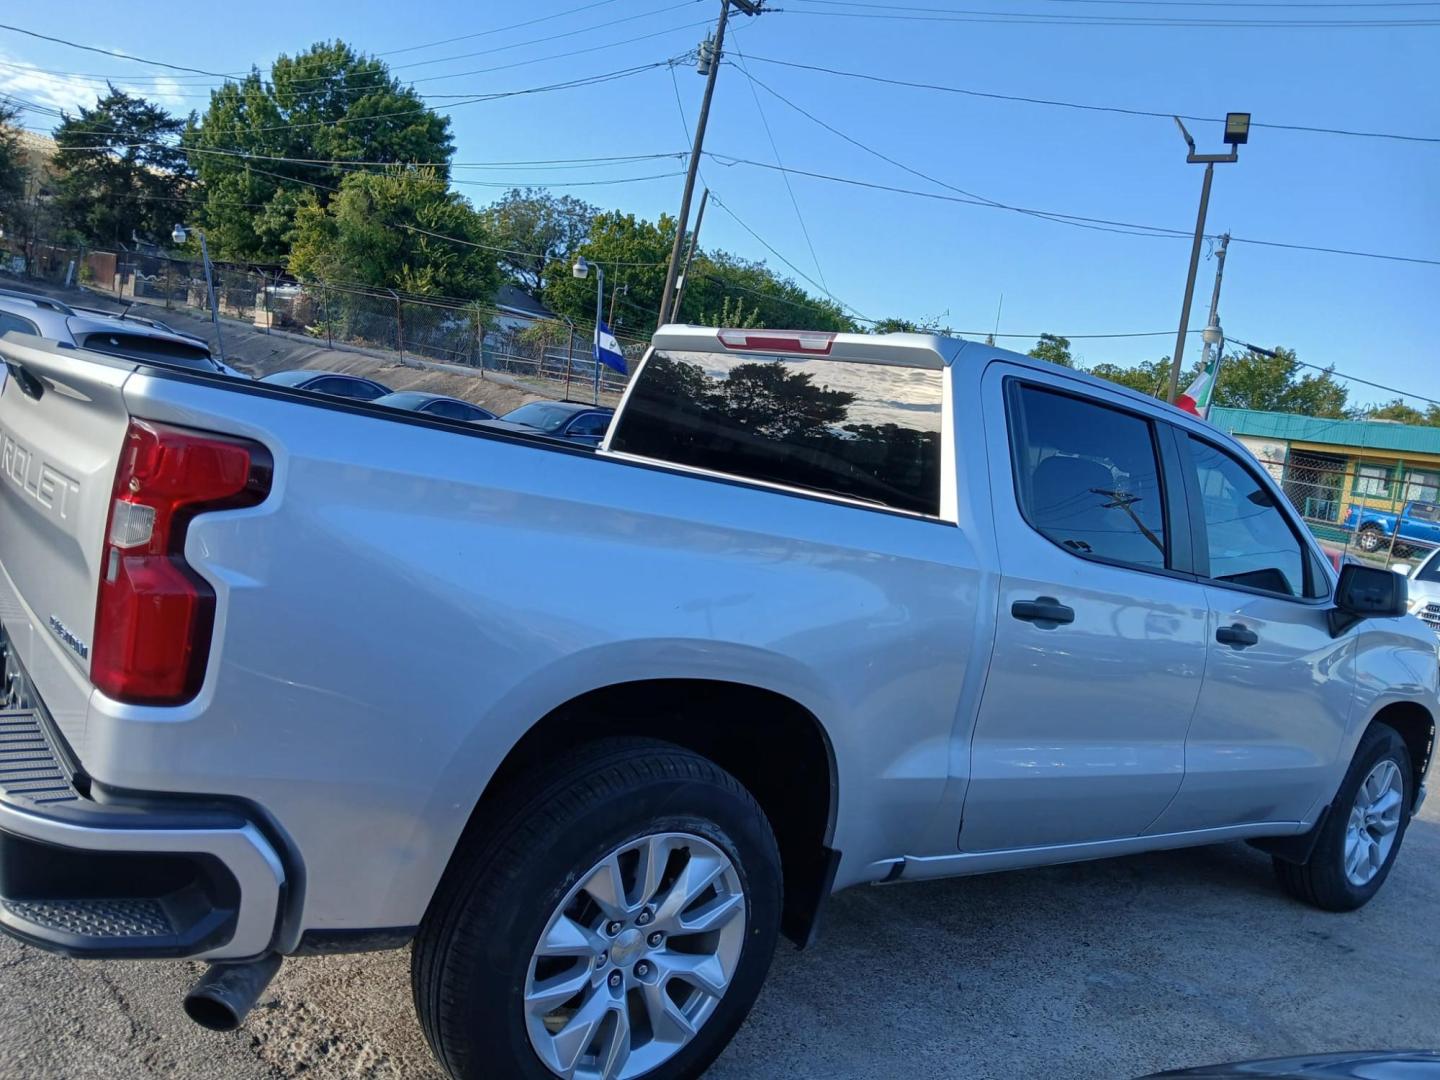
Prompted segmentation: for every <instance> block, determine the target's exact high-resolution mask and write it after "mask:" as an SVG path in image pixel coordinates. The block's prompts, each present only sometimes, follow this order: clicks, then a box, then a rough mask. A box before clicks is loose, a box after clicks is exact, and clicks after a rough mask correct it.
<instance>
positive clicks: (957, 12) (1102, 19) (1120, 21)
mask: <svg viewBox="0 0 1440 1080" xmlns="http://www.w3.org/2000/svg"><path fill="white" fill-rule="evenodd" d="M795 2H798V3H805V4H817V5H824V6H825V7H841V6H848V7H857V6H859V7H865V8H867V9H868V10H865V11H828V10H816V9H814V8H810V9H806V8H788V9H787V11H788V13H789V14H791V15H818V16H822V17H826V18H836V19H847V18H848V19H887V20H890V21H894V22H939V23H992V24H1000V25H1010V26H1098V27H1115V26H1135V27H1165V28H1174V27H1189V28H1195V29H1251V30H1276V29H1349V30H1364V29H1383V28H1409V27H1427V26H1440V19H1418V18H1408V19H1315V18H1309V19H1235V18H1218V17H1211V18H1192V19H1186V18H1180V17H1177V16H1148V15H1109V14H1106V15H1090V14H1078V15H1062V14H1058V13H1050V12H1047V13H1031V12H1014V11H991V10H988V9H976V8H933V7H921V6H915V5H902V6H886V5H879V4H873V3H865V4H856V3H853V2H851V0H795Z"/></svg>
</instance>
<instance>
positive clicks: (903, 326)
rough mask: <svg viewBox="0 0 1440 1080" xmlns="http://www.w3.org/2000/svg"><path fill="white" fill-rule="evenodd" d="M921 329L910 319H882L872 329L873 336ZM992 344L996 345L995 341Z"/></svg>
mask: <svg viewBox="0 0 1440 1080" xmlns="http://www.w3.org/2000/svg"><path fill="white" fill-rule="evenodd" d="M919 329H920V326H919V324H917V323H913V322H911V321H910V320H909V319H895V318H891V319H881V320H880V321H879V322H877V323H876V324H875V325H874V326H872V327H871V328H870V332H871V333H872V334H914V333H916V332H918V331H919ZM990 344H992V345H993V344H995V343H994V342H993V341H992V342H991V343H990Z"/></svg>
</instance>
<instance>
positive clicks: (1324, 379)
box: [1181, 346, 1349, 418]
mask: <svg viewBox="0 0 1440 1080" xmlns="http://www.w3.org/2000/svg"><path fill="white" fill-rule="evenodd" d="M1273 352H1274V355H1273V356H1266V355H1264V354H1262V353H1258V352H1255V351H1253V350H1250V349H1247V350H1246V351H1245V352H1243V353H1241V354H1240V355H1239V356H1233V357H1231V356H1227V357H1226V358H1225V362H1224V363H1223V364H1221V365H1220V380H1219V382H1218V383H1217V385H1216V387H1215V399H1214V401H1215V404H1216V405H1217V406H1221V407H1224V408H1236V409H1259V410H1263V411H1265V412H1288V413H1299V414H1300V415H1302V416H1321V417H1336V418H1338V417H1343V416H1345V415H1347V412H1346V404H1347V401H1348V398H1349V393H1348V392H1347V391H1346V389H1345V387H1344V386H1343V385H1342V384H1341V383H1339V382H1338V381H1336V379H1335V376H1334V373H1333V371H1332V370H1331V369H1328V368H1327V369H1325V370H1323V371H1318V372H1313V371H1312V372H1307V373H1306V374H1304V375H1302V374H1300V372H1301V371H1302V368H1301V365H1300V363H1299V361H1298V359H1297V358H1296V355H1295V350H1294V349H1286V348H1281V347H1278V346H1277V347H1276V348H1275V349H1274V350H1273ZM1181 386H1182V388H1183V386H1184V380H1183V379H1182V380H1181Z"/></svg>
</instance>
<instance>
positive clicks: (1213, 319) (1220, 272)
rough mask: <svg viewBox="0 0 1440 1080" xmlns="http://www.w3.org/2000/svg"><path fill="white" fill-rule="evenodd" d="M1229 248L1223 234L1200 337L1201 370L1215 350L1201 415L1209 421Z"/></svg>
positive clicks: (1221, 350)
mask: <svg viewBox="0 0 1440 1080" xmlns="http://www.w3.org/2000/svg"><path fill="white" fill-rule="evenodd" d="M1229 246H1230V234H1229V233H1228V232H1227V233H1224V234H1222V235H1221V237H1220V247H1219V249H1218V250H1217V251H1216V252H1215V288H1214V289H1213V290H1211V292H1210V318H1209V319H1208V320H1207V321H1206V323H1205V331H1204V334H1203V335H1202V336H1203V338H1204V340H1205V352H1204V354H1203V357H1202V359H1201V368H1202V370H1209V368H1210V350H1211V348H1212V347H1213V348H1214V349H1215V371H1214V373H1213V374H1212V375H1211V376H1210V396H1209V398H1207V399H1206V401H1205V411H1204V412H1203V413H1202V414H1201V415H1202V416H1204V417H1205V419H1207V420H1208V419H1210V407H1211V406H1212V405H1214V404H1215V390H1216V388H1217V387H1218V386H1219V384H1220V365H1221V364H1222V363H1224V358H1225V332H1224V331H1223V330H1221V329H1220V282H1221V280H1222V279H1223V278H1224V277H1225V249H1226V248H1227V247H1229Z"/></svg>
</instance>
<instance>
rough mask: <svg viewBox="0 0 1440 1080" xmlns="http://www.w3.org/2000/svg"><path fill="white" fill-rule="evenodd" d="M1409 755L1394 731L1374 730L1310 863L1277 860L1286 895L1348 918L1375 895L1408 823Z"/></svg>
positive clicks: (1350, 772)
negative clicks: (1344, 912) (1346, 914)
mask: <svg viewBox="0 0 1440 1080" xmlns="http://www.w3.org/2000/svg"><path fill="white" fill-rule="evenodd" d="M1412 776H1413V774H1412V773H1411V771H1410V753H1409V751H1408V750H1407V748H1406V746H1405V740H1404V739H1402V738H1401V737H1400V735H1399V733H1398V732H1397V731H1395V729H1394V728H1392V727H1389V726H1387V725H1385V724H1373V725H1371V727H1370V730H1369V731H1367V732H1366V733H1365V735H1364V737H1363V738H1362V739H1361V740H1360V746H1359V748H1358V749H1357V750H1356V751H1355V758H1354V760H1353V761H1352V762H1351V763H1350V768H1349V770H1348V771H1347V772H1346V774H1345V779H1344V781H1343V782H1342V783H1341V785H1340V790H1339V792H1338V793H1337V794H1336V797H1335V801H1334V802H1333V803H1332V804H1331V806H1330V813H1329V815H1328V816H1327V817H1326V819H1325V824H1324V825H1323V826H1322V827H1321V829H1320V835H1319V837H1318V838H1317V840H1316V843H1315V847H1314V849H1313V850H1312V851H1311V853H1310V858H1309V859H1308V860H1306V861H1305V862H1304V863H1291V862H1286V861H1284V860H1282V859H1279V858H1276V860H1275V872H1276V875H1277V876H1278V877H1279V879H1280V884H1281V886H1282V887H1283V888H1284V889H1285V891H1286V892H1288V893H1290V895H1292V896H1294V897H1296V898H1297V899H1300V900H1304V901H1305V902H1306V903H1308V904H1314V905H1315V906H1316V907H1319V908H1324V909H1325V910H1326V911H1353V910H1354V909H1356V908H1358V907H1360V906H1362V905H1363V904H1365V903H1368V902H1369V900H1370V898H1371V897H1373V896H1374V895H1375V894H1376V893H1377V892H1379V891H1380V886H1381V885H1383V884H1384V883H1385V879H1386V878H1387V877H1388V876H1389V875H1390V868H1391V867H1392V866H1394V865H1395V856H1396V855H1397V854H1399V851H1400V843H1401V841H1402V840H1403V839H1404V838H1405V829H1406V827H1407V826H1408V825H1409V823H1410V810H1409V808H1410V805H1411V803H1412V802H1413V801H1414V793H1413V792H1412V791H1411V787H1410V785H1411V783H1412V780H1411V777H1412Z"/></svg>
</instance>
